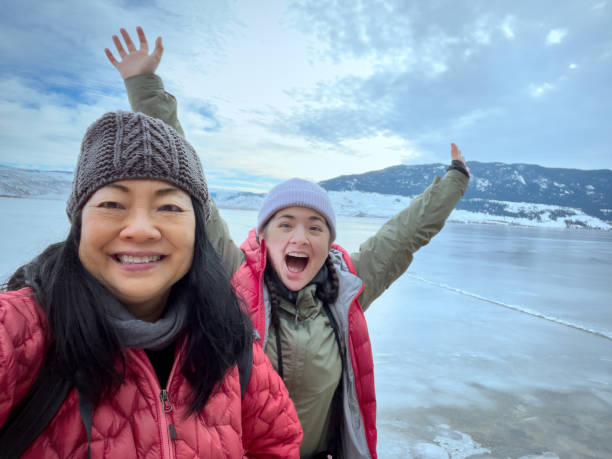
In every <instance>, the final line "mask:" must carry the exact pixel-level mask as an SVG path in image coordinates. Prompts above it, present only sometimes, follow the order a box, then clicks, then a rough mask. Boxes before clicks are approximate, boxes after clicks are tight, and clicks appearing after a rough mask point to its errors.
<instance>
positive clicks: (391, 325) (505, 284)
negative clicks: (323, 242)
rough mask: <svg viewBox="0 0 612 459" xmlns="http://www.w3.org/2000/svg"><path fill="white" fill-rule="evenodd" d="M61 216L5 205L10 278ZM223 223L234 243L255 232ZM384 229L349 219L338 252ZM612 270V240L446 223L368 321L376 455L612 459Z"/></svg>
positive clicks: (238, 215) (58, 229)
mask: <svg viewBox="0 0 612 459" xmlns="http://www.w3.org/2000/svg"><path fill="white" fill-rule="evenodd" d="M64 207H65V204H64V202H62V201H42V200H32V199H8V198H0V212H1V215H2V225H0V250H1V253H2V254H3V256H2V257H0V276H4V278H5V277H6V276H7V275H8V274H9V273H11V272H12V271H13V270H14V269H15V268H17V267H18V266H19V265H20V264H22V263H24V262H26V261H27V260H29V259H30V258H31V257H32V256H34V255H36V254H37V253H39V252H40V250H42V248H44V247H45V246H46V245H47V244H49V243H51V242H55V241H57V240H60V239H62V238H64V237H65V235H66V233H67V230H68V224H67V219H66V216H65V210H64ZM221 214H222V215H223V216H224V217H225V218H226V219H227V220H228V222H229V226H230V229H231V233H232V236H233V238H234V240H235V241H236V242H241V241H242V240H243V238H244V237H245V236H246V234H247V232H248V230H249V229H250V228H251V227H252V226H253V224H254V223H255V221H256V212H254V211H249V210H230V209H221ZM384 221H385V220H384V219H374V218H355V217H339V218H338V242H340V243H341V244H342V245H344V246H345V247H347V248H348V249H349V250H351V251H354V250H358V247H359V245H360V243H361V242H363V241H364V240H365V239H366V238H367V237H369V236H370V235H372V234H373V233H375V232H376V231H377V230H378V228H379V227H380V226H381V225H382V224H383V223H384ZM610 259H612V233H610V232H600V231H568V230H557V229H545V228H544V229H542V228H524V227H515V226H497V225H470V224H452V223H450V224H447V225H446V227H445V228H444V229H443V230H442V232H441V233H440V234H439V235H437V236H436V237H435V238H434V239H433V240H432V242H431V243H430V244H429V245H428V246H426V247H424V248H422V249H421V250H420V251H419V252H418V253H417V254H416V256H415V260H414V262H413V263H412V265H411V267H410V268H409V271H408V272H407V273H406V274H405V275H403V276H402V277H400V279H398V280H397V281H396V282H395V283H394V284H393V285H392V286H391V287H390V288H389V289H388V290H387V291H386V292H385V293H384V294H383V295H382V296H381V297H380V298H379V299H378V300H376V301H375V302H374V303H373V304H372V306H371V307H370V308H369V309H368V311H367V312H366V319H367V321H368V327H369V331H370V337H371V341H372V346H373V353H374V362H375V377H376V392H377V398H378V411H377V419H378V430H379V457H381V459H386V458H460V457H466V458H467V457H479V458H485V457H486V458H502V459H506V458H513V459H519V458H521V459H554V458H564V457H597V458H600V457H612V443H611V442H610V440H609V432H610V431H612V340H610V339H608V338H606V337H604V336H602V334H597V333H590V332H588V331H587V330H589V329H590V330H593V331H595V332H602V333H609V331H610V330H612V304H611V302H610V298H612V286H611V283H610V279H612V263H610ZM504 305H506V306H507V305H510V306H516V307H517V308H523V309H525V311H521V310H519V309H516V308H515V309H513V308H508V307H505V306H504ZM526 312H534V313H537V314H540V315H541V316H545V317H546V318H553V319H559V320H558V321H555V320H548V319H546V318H543V317H539V316H537V315H534V314H530V313H526ZM562 322H568V324H569V325H576V327H572V326H567V325H564V324H563V323H562ZM580 327H582V328H583V329H580Z"/></svg>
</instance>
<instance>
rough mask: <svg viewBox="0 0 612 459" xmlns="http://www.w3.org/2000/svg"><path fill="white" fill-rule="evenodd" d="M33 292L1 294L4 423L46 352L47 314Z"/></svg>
mask: <svg viewBox="0 0 612 459" xmlns="http://www.w3.org/2000/svg"><path fill="white" fill-rule="evenodd" d="M30 292H31V291H30V290H29V289H22V290H18V291H14V292H4V293H0V387H1V388H2V390H1V391H0V426H2V425H4V422H5V421H6V418H7V416H8V414H9V413H10V411H11V409H12V408H13V407H14V406H15V405H16V404H17V403H18V402H19V400H21V399H22V398H23V396H24V395H25V394H26V392H27V391H28V389H29V388H30V386H31V385H32V382H33V381H34V378H35V377H36V375H37V374H38V371H39V370H40V366H41V364H42V360H43V355H44V352H45V338H44V336H45V335H44V329H43V326H42V323H43V320H44V318H43V317H44V316H43V312H42V310H40V308H38V307H37V306H36V304H35V302H34V300H33V298H32V297H31V294H30Z"/></svg>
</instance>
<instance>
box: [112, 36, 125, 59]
mask: <svg viewBox="0 0 612 459" xmlns="http://www.w3.org/2000/svg"><path fill="white" fill-rule="evenodd" d="M113 43H114V44H115V47H116V48H117V52H118V53H119V57H120V58H121V59H123V58H124V57H125V56H126V55H127V53H126V52H125V49H123V45H122V44H121V40H119V37H118V36H117V35H113Z"/></svg>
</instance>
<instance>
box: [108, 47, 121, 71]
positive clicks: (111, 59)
mask: <svg viewBox="0 0 612 459" xmlns="http://www.w3.org/2000/svg"><path fill="white" fill-rule="evenodd" d="M104 53H105V54H106V57H108V60H109V61H110V63H111V64H113V66H114V67H115V68H118V66H119V62H117V59H115V56H113V53H111V50H110V49H108V48H104Z"/></svg>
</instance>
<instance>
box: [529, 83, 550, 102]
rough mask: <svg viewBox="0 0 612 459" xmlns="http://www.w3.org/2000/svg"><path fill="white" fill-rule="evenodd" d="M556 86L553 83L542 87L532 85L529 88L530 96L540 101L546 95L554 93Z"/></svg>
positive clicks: (544, 84)
mask: <svg viewBox="0 0 612 459" xmlns="http://www.w3.org/2000/svg"><path fill="white" fill-rule="evenodd" d="M554 89H555V86H554V85H553V84H551V83H542V84H540V85H535V84H532V85H530V86H529V95H530V96H531V97H533V98H534V99H539V98H540V97H542V96H544V95H545V94H547V93H549V92H551V91H553V90H554Z"/></svg>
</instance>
